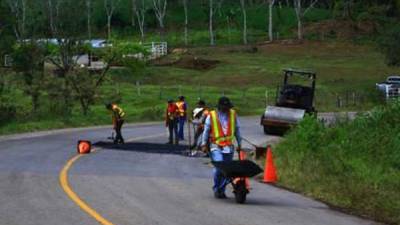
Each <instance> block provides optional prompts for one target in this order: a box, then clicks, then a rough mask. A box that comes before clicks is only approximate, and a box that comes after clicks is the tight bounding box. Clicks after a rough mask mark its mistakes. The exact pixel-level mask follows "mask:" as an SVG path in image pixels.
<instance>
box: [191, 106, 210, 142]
mask: <svg viewBox="0 0 400 225" xmlns="http://www.w3.org/2000/svg"><path fill="white" fill-rule="evenodd" d="M209 114H210V111H209V109H208V108H207V106H206V102H205V101H203V100H199V102H198V103H197V107H196V108H195V109H194V110H193V120H192V124H193V125H194V128H195V133H194V142H193V145H192V146H191V149H195V148H198V149H199V148H200V147H201V136H202V135H203V131H204V124H205V123H206V119H207V116H208V115H209Z"/></svg>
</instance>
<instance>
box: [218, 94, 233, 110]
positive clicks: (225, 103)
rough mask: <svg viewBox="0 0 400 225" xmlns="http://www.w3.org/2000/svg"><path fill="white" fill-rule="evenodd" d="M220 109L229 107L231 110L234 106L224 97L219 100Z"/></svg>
mask: <svg viewBox="0 0 400 225" xmlns="http://www.w3.org/2000/svg"><path fill="white" fill-rule="evenodd" d="M218 107H229V108H232V107H233V105H232V103H231V100H230V99H229V98H228V97H225V96H222V97H221V98H219V100H218Z"/></svg>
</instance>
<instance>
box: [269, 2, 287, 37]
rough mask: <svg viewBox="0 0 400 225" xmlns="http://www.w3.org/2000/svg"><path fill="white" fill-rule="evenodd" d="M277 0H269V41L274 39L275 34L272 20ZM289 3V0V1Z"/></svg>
mask: <svg viewBox="0 0 400 225" xmlns="http://www.w3.org/2000/svg"><path fill="white" fill-rule="evenodd" d="M275 2H276V0H268V37H269V41H273V40H274V34H273V22H272V18H273V15H272V9H273V7H274V4H275ZM287 3H288V2H287Z"/></svg>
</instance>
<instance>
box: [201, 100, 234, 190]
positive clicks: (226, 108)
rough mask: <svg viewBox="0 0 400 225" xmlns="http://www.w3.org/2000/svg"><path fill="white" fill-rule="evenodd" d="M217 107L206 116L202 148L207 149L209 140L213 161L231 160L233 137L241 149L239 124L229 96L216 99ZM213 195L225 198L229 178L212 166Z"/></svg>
mask: <svg viewBox="0 0 400 225" xmlns="http://www.w3.org/2000/svg"><path fill="white" fill-rule="evenodd" d="M217 108H218V109H217V110H215V111H211V112H210V114H209V115H208V116H207V119H206V122H205V125H204V132H203V137H202V149H203V151H207V150H208V148H207V143H208V142H209V140H210V141H211V145H210V150H211V152H210V157H211V160H212V161H214V162H219V161H231V160H232V159H233V154H234V143H233V142H234V139H235V138H236V142H237V144H238V148H237V149H238V150H239V149H241V141H242V139H241V135H240V124H239V120H238V117H237V114H236V111H235V110H234V109H232V108H233V105H232V103H231V101H230V100H229V98H227V97H221V98H220V99H219V101H218V107H217ZM213 174H214V186H213V191H214V197H215V198H226V195H225V187H226V185H227V184H228V183H229V180H228V179H227V178H225V177H224V176H223V174H222V172H221V171H220V170H218V169H217V168H214V171H213Z"/></svg>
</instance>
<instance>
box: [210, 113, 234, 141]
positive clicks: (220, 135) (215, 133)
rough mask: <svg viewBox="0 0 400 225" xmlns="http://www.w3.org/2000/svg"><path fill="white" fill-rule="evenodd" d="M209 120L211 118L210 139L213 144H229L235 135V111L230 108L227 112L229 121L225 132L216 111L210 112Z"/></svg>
mask: <svg viewBox="0 0 400 225" xmlns="http://www.w3.org/2000/svg"><path fill="white" fill-rule="evenodd" d="M210 120H211V135H212V137H211V141H212V142H213V143H214V144H217V145H219V146H223V147H224V146H229V145H232V144H233V139H234V137H235V128H236V112H235V110H233V109H231V110H230V112H229V121H228V127H227V132H226V134H224V131H223V129H222V126H221V122H220V120H219V118H218V113H217V112H216V111H211V112H210Z"/></svg>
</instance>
